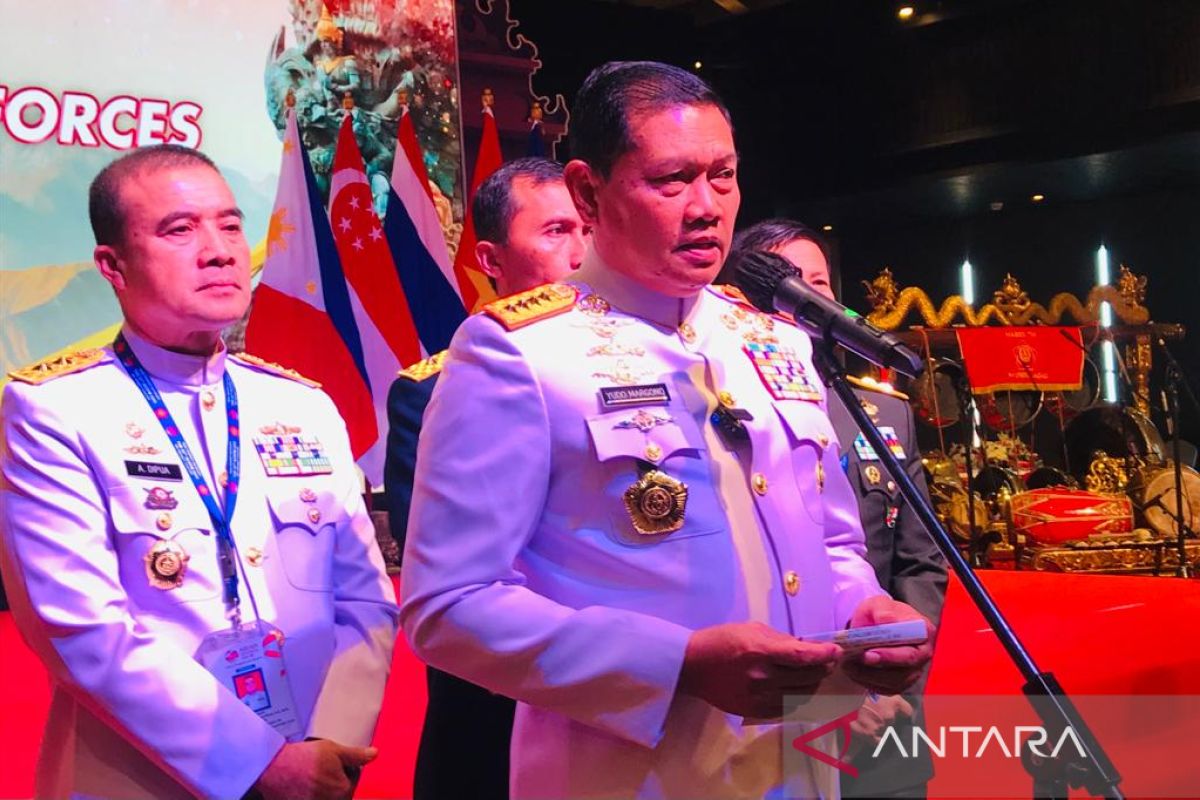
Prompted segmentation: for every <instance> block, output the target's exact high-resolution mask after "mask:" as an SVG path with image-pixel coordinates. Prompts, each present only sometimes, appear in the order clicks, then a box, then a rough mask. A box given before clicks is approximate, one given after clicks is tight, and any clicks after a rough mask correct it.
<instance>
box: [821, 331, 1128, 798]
mask: <svg viewBox="0 0 1200 800" xmlns="http://www.w3.org/2000/svg"><path fill="white" fill-rule="evenodd" d="M828 333H829V332H828V331H826V336H824V337H817V336H813V337H812V343H813V362H814V364H815V366H816V368H817V372H818V373H819V374H820V376H821V380H822V381H824V383H825V385H826V386H828V387H829V389H830V390H831V391H833V392H834V393H835V394H836V395H837V396H838V397H839V398H841V400H842V404H843V405H845V407H846V409H847V410H848V411H849V412H850V416H851V417H853V418H854V422H855V423H856V424H857V425H858V428H859V430H860V431H862V433H863V436H864V437H866V439H867V441H868V442H870V443H871V447H873V448H874V449H875V453H876V454H877V455H878V456H879V459H880V461H882V462H883V465H884V466H885V467H886V468H887V470H888V472H889V473H890V474H891V476H892V478H893V479H894V480H895V481H896V484H897V485H898V486H899V487H900V494H901V495H903V496H904V499H905V500H906V501H907V502H908V505H909V508H911V509H912V511H913V513H914V514H916V515H917V518H918V519H919V520H920V521H921V524H922V525H923V526H924V527H925V530H926V532H927V533H928V534H929V536H930V538H931V539H933V541H934V542H935V543H936V544H937V546H938V548H939V549H940V550H941V551H942V554H943V555H944V556H945V557H946V561H947V562H948V563H949V564H950V566H951V568H952V569H953V570H954V573H955V574H956V575H958V578H959V580H960V581H962V584H963V588H965V589H966V590H967V594H968V595H970V597H971V600H972V601H973V602H974V603H975V605H976V607H978V608H979V611H980V612H981V613H982V614H983V617H984V619H986V620H987V622H988V624H989V625H990V626H991V628H992V630H993V631H995V633H996V637H997V638H998V639H999V640H1000V644H1001V645H1002V646H1003V647H1004V649H1005V651H1006V652H1007V653H1008V656H1009V658H1010V659H1012V661H1013V663H1014V664H1015V665H1016V667H1017V669H1018V670H1020V672H1021V675H1022V676H1023V677H1024V678H1025V684H1024V685H1023V686H1022V691H1023V692H1024V693H1025V695H1026V697H1028V698H1029V702H1030V705H1032V706H1033V709H1034V711H1035V712H1036V713H1037V715H1038V717H1039V718H1040V719H1041V721H1042V725H1043V726H1044V727H1045V729H1046V732H1047V734H1048V735H1049V736H1050V737H1051V741H1056V740H1057V739H1058V737H1060V736H1062V734H1063V731H1064V730H1065V729H1066V728H1067V727H1068V726H1069V727H1070V728H1071V729H1072V731H1073V732H1074V733H1075V734H1076V735H1077V736H1078V738H1079V741H1080V742H1081V743H1082V745H1083V749H1084V750H1085V751H1087V758H1086V759H1083V760H1049V759H1038V758H1037V757H1036V756H1034V754H1032V753H1030V752H1028V751H1026V752H1025V753H1024V754H1023V757H1022V763H1023V764H1024V765H1025V768H1026V769H1027V770H1028V771H1029V772H1030V774H1031V775H1032V776H1033V796H1034V797H1037V798H1052V799H1053V800H1058V798H1063V800H1065V798H1066V797H1067V794H1068V786H1073V787H1080V786H1083V787H1086V788H1087V790H1088V791H1089V792H1091V793H1092V794H1093V795H1095V796H1099V797H1108V798H1124V794H1123V793H1122V792H1121V789H1120V786H1119V784H1120V782H1121V776H1120V774H1119V773H1118V772H1117V769H1116V767H1115V766H1114V765H1113V763H1112V761H1111V760H1110V759H1109V757H1108V756H1107V754H1105V752H1104V750H1103V748H1102V747H1101V746H1100V743H1099V742H1098V741H1097V740H1096V737H1095V736H1094V735H1093V734H1092V732H1091V730H1090V729H1089V728H1088V727H1087V724H1086V723H1085V722H1084V720H1083V717H1082V715H1080V713H1079V711H1078V710H1077V709H1076V708H1075V706H1074V704H1073V703H1072V702H1071V700H1070V698H1069V697H1067V695H1066V693H1065V692H1064V691H1063V689H1062V687H1061V686H1060V685H1059V683H1058V680H1057V679H1056V678H1055V677H1054V675H1053V674H1051V673H1049V672H1042V671H1041V670H1039V669H1038V666H1037V664H1035V663H1034V661H1033V657H1032V656H1030V654H1029V651H1028V650H1026V649H1025V646H1024V645H1023V644H1021V641H1020V640H1019V639H1018V638H1017V635H1016V633H1014V632H1013V630H1012V628H1011V627H1010V626H1009V624H1008V621H1007V620H1005V619H1004V615H1003V614H1001V613H1000V609H999V608H997V607H996V603H995V601H993V600H992V598H991V595H989V594H988V592H987V590H986V589H985V588H984V587H983V584H982V583H981V582H980V581H979V578H978V577H977V576H976V575H975V572H974V571H973V570H972V569H971V566H970V565H969V564H968V563H967V561H966V559H964V558H963V556H962V554H961V553H959V551H958V548H957V547H955V545H954V542H953V540H952V539H951V538H950V535H949V534H948V533H947V532H946V530H945V528H943V527H942V525H941V523H940V522H938V519H937V515H936V514H935V513H934V510H933V507H932V506H931V505H930V503H929V500H928V498H926V497H925V495H923V494H922V493H921V491H920V490H919V489H917V487H916V485H915V484H914V483H913V482H912V479H911V478H910V477H908V473H907V472H906V471H905V470H904V467H902V466H901V464H900V462H899V460H898V459H897V458H896V456H895V455H894V454H893V453H892V451H891V450H890V449H889V448H888V446H887V444H886V443H885V442H884V439H883V435H882V434H881V433H880V432H879V429H878V428H876V427H875V424H874V423H873V422H871V418H870V417H869V416H868V415H867V412H866V410H865V409H863V407H862V406H861V405H860V404H859V402H858V398H857V397H856V396H855V395H854V390H853V389H852V388H850V384H849V382H847V380H846V372H845V370H844V369H843V367H842V365H841V364H840V363H839V362H838V360H837V358H836V357H835V356H834V353H833V345H834V342H833V339H832V337H830V336H829V335H828ZM970 444H971V445H974V442H973V441H972V442H971V443H970ZM968 471H969V470H968ZM972 522H974V520H972ZM1065 749H1066V748H1064V751H1065Z"/></svg>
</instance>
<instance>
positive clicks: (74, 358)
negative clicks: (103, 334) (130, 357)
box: [8, 349, 104, 384]
mask: <svg viewBox="0 0 1200 800" xmlns="http://www.w3.org/2000/svg"><path fill="white" fill-rule="evenodd" d="M103 359H104V351H103V350H99V349H92V350H77V351H76V352H74V353H67V354H66V355H61V356H51V357H50V358H46V359H43V360H41V361H39V362H37V363H36V364H30V365H29V366H28V367H21V369H14V370H13V371H12V372H10V373H8V377H10V378H12V379H13V380H14V381H21V382H22V383H33V384H38V383H45V382H46V381H52V380H54V379H55V378H61V377H62V376H63V375H70V374H71V373H72V372H80V371H82V370H85V369H87V368H88V367H92V366H95V365H96V364H99V363H100V362H101V361H102V360H103Z"/></svg>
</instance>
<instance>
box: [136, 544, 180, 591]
mask: <svg viewBox="0 0 1200 800" xmlns="http://www.w3.org/2000/svg"><path fill="white" fill-rule="evenodd" d="M189 558H190V556H188V554H187V553H186V552H185V551H184V549H183V548H182V547H180V546H179V545H177V544H176V543H175V542H170V541H167V540H166V539H159V540H158V541H157V542H155V543H154V546H153V547H151V548H150V551H149V552H148V553H146V577H147V578H149V579H150V585H151V586H153V587H154V588H156V589H164V590H166V589H177V588H179V586H180V585H181V584H182V583H183V575H184V573H185V572H187V562H188V559H189Z"/></svg>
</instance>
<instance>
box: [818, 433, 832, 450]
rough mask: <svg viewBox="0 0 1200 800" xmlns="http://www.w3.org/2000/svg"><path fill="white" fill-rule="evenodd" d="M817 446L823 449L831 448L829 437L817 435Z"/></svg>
mask: <svg viewBox="0 0 1200 800" xmlns="http://www.w3.org/2000/svg"><path fill="white" fill-rule="evenodd" d="M817 444H819V445H821V447H829V437H828V436H826V435H825V434H823V433H821V434H817Z"/></svg>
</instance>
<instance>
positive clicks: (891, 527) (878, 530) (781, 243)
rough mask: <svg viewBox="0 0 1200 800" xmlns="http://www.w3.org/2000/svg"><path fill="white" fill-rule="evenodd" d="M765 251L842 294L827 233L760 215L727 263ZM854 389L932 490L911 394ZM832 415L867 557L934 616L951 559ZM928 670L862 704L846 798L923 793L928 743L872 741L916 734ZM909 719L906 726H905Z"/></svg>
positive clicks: (861, 385)
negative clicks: (901, 750) (911, 755)
mask: <svg viewBox="0 0 1200 800" xmlns="http://www.w3.org/2000/svg"><path fill="white" fill-rule="evenodd" d="M753 250H763V251H769V252H773V253H776V254H778V255H781V256H783V257H784V258H786V259H787V260H788V261H790V262H792V264H793V265H794V266H795V267H796V269H797V270H798V271H799V272H800V274H801V277H803V278H804V281H805V282H806V283H808V284H809V285H810V286H812V287H813V288H814V289H816V290H817V292H818V293H820V294H822V295H824V296H825V297H828V298H829V299H831V300H835V299H836V297H835V292H834V287H833V281H832V280H831V277H830V270H829V255H828V250H827V248H826V245H825V243H824V241H822V239H821V238H820V236H819V235H818V234H817V233H816V232H815V231H813V230H811V229H809V228H808V227H807V226H805V225H802V224H800V223H798V222H793V221H792V220H786V219H773V220H767V221H765V222H760V223H757V224H756V225H753V226H751V227H749V228H746V229H745V230H743V231H741V232H739V233H738V235H737V237H736V238H735V239H734V244H733V254H732V255H731V256H730V263H731V264H733V263H736V262H737V259H738V254H739V253H745V252H749V251H753ZM851 382H852V383H854V385H855V394H856V395H857V396H858V398H859V402H861V403H862V405H863V408H865V409H866V410H867V413H868V414H869V415H870V417H871V420H872V421H873V422H874V423H875V424H876V426H878V427H879V429H880V431H881V432H882V433H883V435H884V438H885V439H886V440H887V441H888V443H889V445H890V446H891V449H892V452H893V453H895V454H896V456H897V458H898V459H899V460H900V463H901V464H903V465H904V468H905V470H906V471H907V472H908V475H909V477H910V478H912V479H913V482H914V483H916V485H917V487H918V488H919V489H921V490H922V491H923V492H927V491H928V490H927V489H926V486H925V476H924V473H923V471H922V468H921V453H920V451H919V450H918V449H917V435H916V431H915V430H914V422H913V415H912V410H911V409H910V408H909V405H908V403H907V400H908V398H907V397H906V396H905V395H904V394H902V393H900V392H898V391H896V390H895V389H893V388H892V387H891V386H890V385H888V384H884V383H879V382H876V381H872V380H870V379H856V378H851ZM829 418H830V420H831V421H832V422H833V427H834V430H835V431H836V433H837V437H838V441H839V442H840V443H841V445H842V465H843V467H844V468H845V470H846V473H847V475H848V476H849V478H850V485H851V486H853V487H854V492H855V494H857V495H858V503H859V515H860V517H861V518H862V524H863V530H864V532H865V533H866V537H867V560H868V561H869V562H871V566H872V567H874V569H875V575H876V576H877V577H878V578H879V584H880V585H881V586H882V587H883V588H884V589H886V590H887V591H888V592H889V593H890V594H891V595H892V597H894V598H896V599H897V600H900V601H903V602H905V603H908V604H909V605H911V606H912V607H913V608H915V609H917V610H918V611H920V612H921V613H922V614H924V615H925V616H926V617H928V618H929V619H930V621H932V622H933V623H934V625H937V624H938V622H939V618H940V616H941V612H942V602H943V601H944V600H945V596H946V564H945V561H944V559H943V558H942V555H941V553H940V552H939V551H938V548H937V546H936V545H935V544H934V543H933V541H932V540H931V539H930V538H929V535H928V534H927V533H926V532H925V530H924V528H922V526H921V523H920V521H919V520H918V519H917V517H916V515H915V514H913V513H912V510H911V509H909V508H908V507H907V506H906V505H905V503H904V499H903V498H902V497H901V496H900V493H899V487H897V485H896V481H895V480H894V479H893V478H892V476H890V475H889V474H888V472H887V469H886V468H885V467H884V466H883V462H882V461H880V460H879V456H878V455H876V454H875V452H874V451H873V450H872V448H871V446H870V444H868V443H867V441H866V439H865V438H864V437H862V436H861V435H860V434H859V432H858V428H857V426H856V425H855V423H854V420H853V419H852V418H851V417H850V413H849V412H848V411H847V410H846V407H845V406H844V405H843V404H842V402H841V400H839V399H838V397H837V396H836V395H834V394H833V393H830V395H829ZM924 683H925V679H924V677H922V679H921V681H920V682H918V683H917V684H916V685H915V686H914V687H913V688H912V689H911V690H909V691H908V692H907V693H906V694H905V695H893V696H880V697H877V698H874V699H872V700H870V701H868V702H867V703H866V704H864V706H863V708H862V710H861V711H860V712H859V718H858V721H857V722H856V723H854V724H853V725H852V726H851V727H852V729H853V730H854V733H855V736H854V740H853V741H852V745H851V752H852V753H854V758H853V761H854V764H855V766H856V767H857V769H858V771H859V774H858V777H857V778H851V777H850V776H849V775H848V774H843V776H842V793H843V795H844V796H845V797H848V798H851V797H923V796H924V795H925V784H926V783H927V782H928V781H929V778H930V777H932V775H933V765H932V763H931V762H930V759H929V754H928V752H927V751H925V750H922V751H921V757H920V758H915V759H901V758H894V757H893V758H888V754H889V753H890V754H891V755H893V756H894V755H895V750H885V751H884V753H882V754H881V755H880V757H879V758H878V759H873V758H871V754H872V753H873V752H874V750H875V745H876V744H877V743H878V742H879V739H880V737H881V736H882V735H883V732H884V730H885V728H886V726H888V725H894V726H895V727H896V732H897V733H898V734H899V735H900V740H901V741H909V740H910V738H911V735H910V734H909V733H908V731H907V726H908V725H909V724H920V713H919V706H920V702H919V701H920V695H921V693H922V691H923V688H924ZM901 726H903V727H901Z"/></svg>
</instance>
